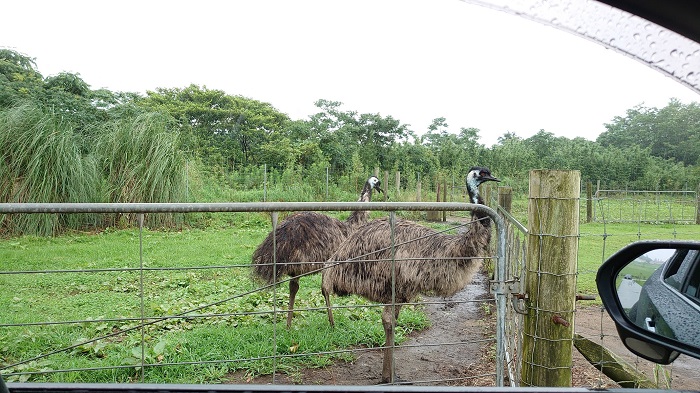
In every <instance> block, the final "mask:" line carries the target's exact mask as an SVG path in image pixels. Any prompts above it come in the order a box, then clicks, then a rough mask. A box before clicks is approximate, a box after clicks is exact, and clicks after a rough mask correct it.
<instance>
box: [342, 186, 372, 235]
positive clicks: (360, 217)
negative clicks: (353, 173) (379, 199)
mask: <svg viewBox="0 0 700 393" xmlns="http://www.w3.org/2000/svg"><path fill="white" fill-rule="evenodd" d="M357 201H358V202H371V201H372V188H371V187H369V185H368V184H365V187H364V188H363V189H362V193H360V198H359V199H358V200H357ZM368 220H369V212H368V211H367V210H355V211H353V212H352V213H350V216H349V217H348V218H347V220H345V222H347V223H348V224H350V225H362V224H364V223H366V222H367V221H368Z"/></svg>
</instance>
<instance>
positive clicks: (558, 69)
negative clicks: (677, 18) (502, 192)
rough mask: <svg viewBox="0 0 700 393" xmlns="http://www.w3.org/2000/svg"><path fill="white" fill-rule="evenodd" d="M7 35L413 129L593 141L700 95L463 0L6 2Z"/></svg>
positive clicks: (77, 61)
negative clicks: (645, 112) (629, 116)
mask: <svg viewBox="0 0 700 393" xmlns="http://www.w3.org/2000/svg"><path fill="white" fill-rule="evenodd" d="M2 8H3V14H4V15H5V17H3V18H2V23H0V47H5V48H10V49H14V50H17V51H19V52H21V53H23V54H25V55H28V56H30V57H33V58H35V59H36V63H37V68H38V70H39V72H41V73H42V75H44V76H45V77H46V76H50V75H55V74H57V73H59V72H61V71H68V72H73V73H79V74H80V76H81V77H82V78H83V80H85V82H86V83H88V84H89V85H90V86H91V87H92V88H93V89H97V88H103V87H104V88H107V89H110V90H112V91H134V92H141V93H144V92H145V91H147V90H153V89H155V88H157V87H166V88H173V87H186V86H188V85H190V84H192V83H194V84H197V85H200V86H206V87H207V88H209V89H219V90H224V91H225V92H226V93H228V94H231V95H243V96H246V97H249V98H253V99H256V100H260V101H265V102H269V103H271V104H272V105H273V106H274V107H275V108H277V109H278V110H280V111H281V112H284V113H287V114H288V115H289V116H290V117H291V118H292V119H306V118H307V117H308V116H309V115H311V114H313V113H315V112H316V108H315V107H314V102H315V101H316V100H318V99H321V98H322V99H328V100H333V101H340V102H342V103H343V104H344V105H343V107H341V109H344V110H356V111H358V112H360V113H379V114H380V115H382V116H392V117H394V118H396V119H399V120H400V121H401V122H403V123H406V124H410V125H411V126H410V128H411V129H412V130H414V131H416V132H417V133H423V132H425V131H426V130H427V127H428V126H429V125H430V123H431V122H432V120H433V119H434V118H437V117H445V118H446V119H447V124H448V125H449V130H450V131H451V132H455V133H456V132H458V131H459V129H460V128H461V127H475V128H478V129H480V130H481V132H480V136H481V143H484V144H486V145H491V144H493V143H495V142H496V140H497V138H498V137H499V136H502V135H503V134H505V133H506V132H514V133H516V134H517V135H519V136H521V137H523V138H526V137H529V136H531V135H533V134H535V133H537V132H538V131H539V130H540V129H544V130H545V131H548V132H552V133H554V134H555V135H558V136H566V137H568V138H574V137H577V136H581V137H585V138H587V139H591V140H594V139H595V138H596V137H597V136H598V134H600V133H601V132H603V131H605V127H604V123H606V122H610V121H611V120H612V119H613V118H614V117H615V116H625V111H626V110H627V109H630V108H632V107H634V106H636V105H639V104H643V105H645V106H654V107H663V106H665V105H666V104H667V103H668V101H669V99H670V98H672V97H675V98H678V99H679V100H681V101H682V102H684V103H689V102H692V101H700V95H698V94H697V93H696V92H694V91H692V90H691V89H689V88H687V87H685V86H683V85H681V84H680V83H678V82H676V81H674V80H672V79H670V78H668V77H666V76H664V75H662V74H661V73H659V72H658V71H654V70H652V69H650V68H648V67H646V66H644V65H643V64H641V63H639V62H636V61H634V60H632V59H630V58H628V57H625V56H623V55H621V54H619V53H616V52H614V51H612V50H608V49H605V48H604V47H602V46H600V45H598V44H596V43H593V42H590V41H587V40H585V39H583V38H580V37H577V36H574V35H572V34H570V33H566V32H563V31H560V30H557V29H554V28H552V27H549V26H544V25H541V24H538V23H536V22H532V21H529V20H526V19H524V18H521V17H518V16H515V15H511V14H506V13H503V12H500V11H496V10H492V9H487V8H483V7H480V6H477V5H473V4H469V3H465V2H461V1H458V0H437V1H436V0H421V1H419V0H410V1H409V0H392V1H389V0H336V1H328V0H318V1H311V0H296V1H288V0H279V1H272V0H239V1H209V0H200V1H196V2H194V1H172V0H168V1H154V0H148V1H145V0H141V1H132V0H120V1H113V2H105V1H92V0H89V1H73V0H69V1H67V0H62V1H36V0H23V1H12V2H6V3H5V4H3V7H2Z"/></svg>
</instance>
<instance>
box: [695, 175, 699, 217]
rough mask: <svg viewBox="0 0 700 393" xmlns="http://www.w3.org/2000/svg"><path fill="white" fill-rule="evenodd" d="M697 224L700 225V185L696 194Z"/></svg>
mask: <svg viewBox="0 0 700 393" xmlns="http://www.w3.org/2000/svg"><path fill="white" fill-rule="evenodd" d="M695 223H696V224H698V225H700V185H698V190H697V191H696V192H695Z"/></svg>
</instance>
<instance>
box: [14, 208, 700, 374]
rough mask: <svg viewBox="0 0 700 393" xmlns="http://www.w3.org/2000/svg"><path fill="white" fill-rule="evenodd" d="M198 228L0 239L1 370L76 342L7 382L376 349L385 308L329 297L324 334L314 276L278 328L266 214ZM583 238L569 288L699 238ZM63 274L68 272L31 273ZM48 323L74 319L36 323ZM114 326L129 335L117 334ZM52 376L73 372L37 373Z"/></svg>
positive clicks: (596, 228)
mask: <svg viewBox="0 0 700 393" xmlns="http://www.w3.org/2000/svg"><path fill="white" fill-rule="evenodd" d="M380 213H381V212H375V213H373V215H375V216H376V215H380ZM333 214H334V215H336V216H338V217H340V218H341V219H342V218H344V217H345V216H346V215H347V213H333ZM200 222H202V223H204V224H205V226H206V228H207V229H199V228H190V229H186V230H181V231H164V230H157V231H153V230H144V231H143V233H139V231H138V230H115V229H107V230H105V231H102V232H98V233H92V234H86V233H78V232H72V233H67V234H65V235H62V236H59V237H51V238H46V237H36V236H22V237H14V238H8V239H4V240H2V241H0V273H2V274H0V287H2V288H3V291H2V292H0V309H2V310H3V311H2V320H1V323H2V326H0V358H1V359H2V364H1V365H0V368H2V367H8V366H10V365H12V364H15V363H17V362H22V361H26V360H28V359H32V358H34V357H37V356H39V355H41V354H42V353H47V352H51V351H54V350H59V349H61V348H66V347H71V348H70V349H68V350H66V351H60V352H57V353H55V354H52V355H49V356H46V357H41V358H37V359H36V360H31V361H28V362H26V363H23V364H19V365H16V366H10V367H8V368H5V369H3V370H2V372H3V374H4V375H6V374H7V373H14V374H15V375H9V376H7V379H8V380H10V381H17V380H31V381H50V382H58V381H62V382H72V381H80V382H130V381H140V380H141V377H142V375H141V371H142V370H141V368H140V362H141V356H142V353H143V357H144V359H145V362H146V364H148V365H149V366H147V367H146V368H145V370H144V371H145V372H144V375H143V380H144V381H146V382H153V383H159V382H169V383H214V382H225V381H226V380H227V378H228V376H229V375H230V373H232V372H236V371H242V372H244V373H246V374H247V375H249V376H255V375H259V374H269V373H271V372H273V371H275V370H276V371H277V372H284V373H290V374H294V373H297V372H298V370H300V369H302V368H310V367H325V366H327V365H328V364H330V363H331V362H333V361H334V360H338V359H342V360H350V359H352V357H353V355H352V354H351V353H348V352H335V351H342V350H344V349H348V348H353V347H376V346H380V345H382V344H383V338H384V337H383V330H382V327H381V309H380V308H378V307H373V306H372V305H371V304H369V303H367V302H366V301H364V300H363V299H360V298H358V297H347V298H339V297H334V298H333V303H334V304H335V305H339V306H357V307H348V308H339V309H337V310H336V312H335V317H336V324H337V326H336V328H335V329H331V328H330V327H329V325H328V322H327V320H326V314H325V310H324V308H323V307H324V303H323V297H322V295H321V293H320V277H319V276H318V275H316V276H311V277H306V278H303V279H302V282H301V289H300V293H299V295H298V296H297V304H296V307H295V308H296V310H297V312H296V315H295V319H294V322H293V326H292V328H291V329H289V330H288V329H286V326H285V313H284V312H283V311H284V310H285V309H286V305H287V300H288V292H287V287H286V285H281V286H280V287H279V288H278V289H276V290H272V289H266V290H258V287H259V284H257V283H255V282H254V281H253V280H252V279H251V277H250V273H249V268H248V264H249V261H250V257H251V255H252V253H253V251H254V249H255V247H256V246H257V245H258V244H259V243H260V242H261V241H262V239H263V238H264V237H265V236H266V235H267V233H268V231H269V225H270V224H269V215H268V214H264V213H225V214H212V215H211V216H209V217H206V216H202V221H200ZM436 227H440V228H443V227H449V226H446V225H444V224H441V225H440V224H436ZM580 233H581V237H580V239H579V257H578V268H579V269H578V271H579V273H578V276H577V280H578V282H577V285H578V292H580V293H588V294H595V293H596V287H595V273H596V272H597V269H598V267H599V266H600V264H601V263H602V262H603V261H604V260H605V259H606V258H607V257H609V256H610V255H612V253H614V252H615V251H617V250H618V249H619V248H621V247H623V246H625V245H627V244H629V243H630V242H633V241H636V240H641V239H696V240H697V239H698V237H699V236H698V235H699V234H700V230H699V228H698V226H697V225H674V224H657V225H652V224H641V223H637V224H631V223H626V224H599V223H590V224H581V226H580ZM141 250H142V254H141ZM141 255H142V259H141ZM141 264H143V266H144V267H145V268H146V269H147V270H144V271H143V274H142V272H141V271H140V270H138V268H139V266H140V265H141ZM96 269H99V270H96ZM105 269H113V270H105ZM125 269H135V270H125ZM64 270H71V271H70V272H61V273H26V272H28V271H42V272H48V271H64ZM76 270H79V271H76ZM11 272H24V273H21V274H10V273H11ZM141 288H143V304H142V303H141V299H142V297H141V296H140V294H141V291H142V289H141ZM597 302H599V301H597ZM142 310H143V315H144V317H146V318H150V319H148V320H149V321H153V320H155V319H157V318H162V317H165V316H180V317H178V318H168V319H164V320H162V321H158V322H157V323H153V324H150V325H147V326H146V327H145V328H144V329H135V328H137V327H138V325H139V319H140V318H141V314H142ZM192 310H194V312H189V311H192ZM273 311H277V312H276V313H275V312H273ZM46 321H50V322H70V321H75V323H65V324H54V325H31V324H33V323H38V322H46ZM18 324H21V325H19V326H17V325H18ZM27 324H30V325H27ZM428 324H429V321H428V320H427V319H426V317H425V315H424V314H423V313H422V311H421V309H420V308H419V307H405V308H404V310H403V311H402V313H401V317H400V319H399V326H398V327H397V337H398V340H399V342H401V341H403V340H405V338H406V336H407V335H408V333H410V332H411V331H415V330H420V329H423V328H425V327H427V326H428ZM8 325H9V326H8ZM119 330H129V331H128V332H127V333H119V334H114V335H112V334H113V333H115V332H118V331H119ZM142 334H143V343H144V348H141V343H142ZM110 335H111V336H110ZM104 336H109V337H104ZM100 337H104V338H101V339H98V338H100ZM198 362H203V363H201V364H193V363H198ZM80 369H85V370H82V371H80ZM48 370H78V371H68V372H60V373H43V371H48Z"/></svg>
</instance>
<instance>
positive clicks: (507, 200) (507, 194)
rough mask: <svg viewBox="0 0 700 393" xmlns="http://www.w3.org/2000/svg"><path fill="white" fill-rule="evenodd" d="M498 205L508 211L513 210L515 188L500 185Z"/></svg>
mask: <svg viewBox="0 0 700 393" xmlns="http://www.w3.org/2000/svg"><path fill="white" fill-rule="evenodd" d="M498 206H500V207H502V208H503V210H505V211H507V212H508V213H510V212H511V209H512V206H513V188H511V187H505V186H500V187H498Z"/></svg>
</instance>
